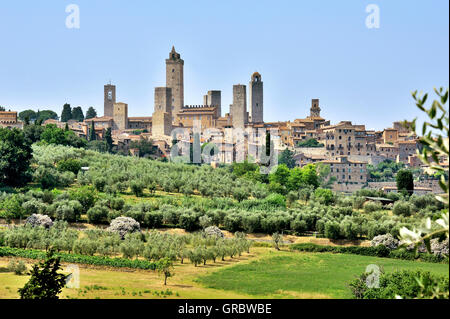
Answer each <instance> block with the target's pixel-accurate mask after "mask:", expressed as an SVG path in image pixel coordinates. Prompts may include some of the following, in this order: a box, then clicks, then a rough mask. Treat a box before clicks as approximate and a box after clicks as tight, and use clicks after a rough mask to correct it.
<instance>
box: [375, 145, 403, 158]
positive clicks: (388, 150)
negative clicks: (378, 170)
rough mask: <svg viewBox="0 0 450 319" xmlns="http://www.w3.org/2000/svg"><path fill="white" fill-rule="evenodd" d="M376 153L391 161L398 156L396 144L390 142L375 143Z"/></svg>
mask: <svg viewBox="0 0 450 319" xmlns="http://www.w3.org/2000/svg"><path fill="white" fill-rule="evenodd" d="M376 148H377V153H378V155H380V156H383V157H385V158H386V159H389V160H391V161H396V160H397V156H398V146H396V145H392V144H376Z"/></svg>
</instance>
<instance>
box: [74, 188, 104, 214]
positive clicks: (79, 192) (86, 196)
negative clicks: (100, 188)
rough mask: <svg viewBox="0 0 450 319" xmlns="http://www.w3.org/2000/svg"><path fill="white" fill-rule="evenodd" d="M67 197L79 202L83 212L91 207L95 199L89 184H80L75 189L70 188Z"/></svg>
mask: <svg viewBox="0 0 450 319" xmlns="http://www.w3.org/2000/svg"><path fill="white" fill-rule="evenodd" d="M69 197H70V199H72V200H77V201H78V202H79V203H80V204H81V206H82V211H83V213H87V211H88V210H89V208H91V207H93V206H94V205H95V202H96V201H97V195H96V193H95V190H94V188H93V187H91V186H82V187H79V188H77V189H75V190H70V191H69Z"/></svg>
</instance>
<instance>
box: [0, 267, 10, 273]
mask: <svg viewBox="0 0 450 319" xmlns="http://www.w3.org/2000/svg"><path fill="white" fill-rule="evenodd" d="M7 272H10V273H12V271H11V270H9V269H8V268H7V267H0V274H1V273H7Z"/></svg>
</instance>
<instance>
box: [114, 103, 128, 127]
mask: <svg viewBox="0 0 450 319" xmlns="http://www.w3.org/2000/svg"><path fill="white" fill-rule="evenodd" d="M112 129H113V130H115V131H123V130H126V129H128V104H126V103H122V102H119V103H114V105H113V128H112Z"/></svg>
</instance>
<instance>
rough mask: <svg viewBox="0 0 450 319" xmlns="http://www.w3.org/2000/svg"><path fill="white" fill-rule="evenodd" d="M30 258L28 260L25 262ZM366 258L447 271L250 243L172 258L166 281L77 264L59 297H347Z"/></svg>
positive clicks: (10, 284) (3, 294)
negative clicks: (76, 279)
mask: <svg viewBox="0 0 450 319" xmlns="http://www.w3.org/2000/svg"><path fill="white" fill-rule="evenodd" d="M8 261H9V258H0V298H18V293H17V289H18V288H20V287H22V286H23V285H24V284H25V283H26V282H27V280H28V278H29V277H28V276H26V275H25V276H17V275H14V274H13V273H11V272H8V271H7V269H6V267H7V264H8ZM33 262H34V261H28V266H29V267H30V265H31V264H32V263H33ZM370 264H376V265H378V266H381V267H383V268H384V270H385V271H386V272H391V271H394V270H400V269H405V270H417V269H422V270H427V271H430V272H432V273H435V274H440V275H447V276H448V274H449V268H448V264H434V263H423V262H417V261H405V260H397V259H388V258H378V257H367V256H359V255H347V254H330V253H303V252H290V251H275V250H274V249H271V248H266V247H255V248H253V249H252V251H251V253H250V254H244V255H242V256H241V257H237V258H233V259H227V260H226V261H225V262H222V261H220V262H217V263H208V264H207V265H206V266H203V265H202V266H198V267H194V266H193V265H192V264H190V263H189V262H188V263H185V264H179V263H177V264H175V276H174V277H172V278H169V280H168V285H167V286H164V285H163V278H162V277H161V276H159V275H158V274H157V273H156V272H153V271H142V270H128V269H113V268H105V267H91V266H83V265H80V289H68V288H65V289H64V290H63V293H62V294H61V298H63V299H68V298H76V299H96V298H97V299H98V298H100V299H123V298H130V299H131V298H132V299H165V298H166V299H172V298H180V299H229V298H232V299H233V298H236V299H246V298H257V299H264V298H296V299H316V298H351V294H350V290H349V289H348V286H347V285H348V283H349V282H350V281H351V280H352V279H354V278H355V277H356V276H358V275H359V274H361V273H362V272H364V271H365V269H366V267H367V266H368V265H370ZM63 268H64V267H63Z"/></svg>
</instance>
